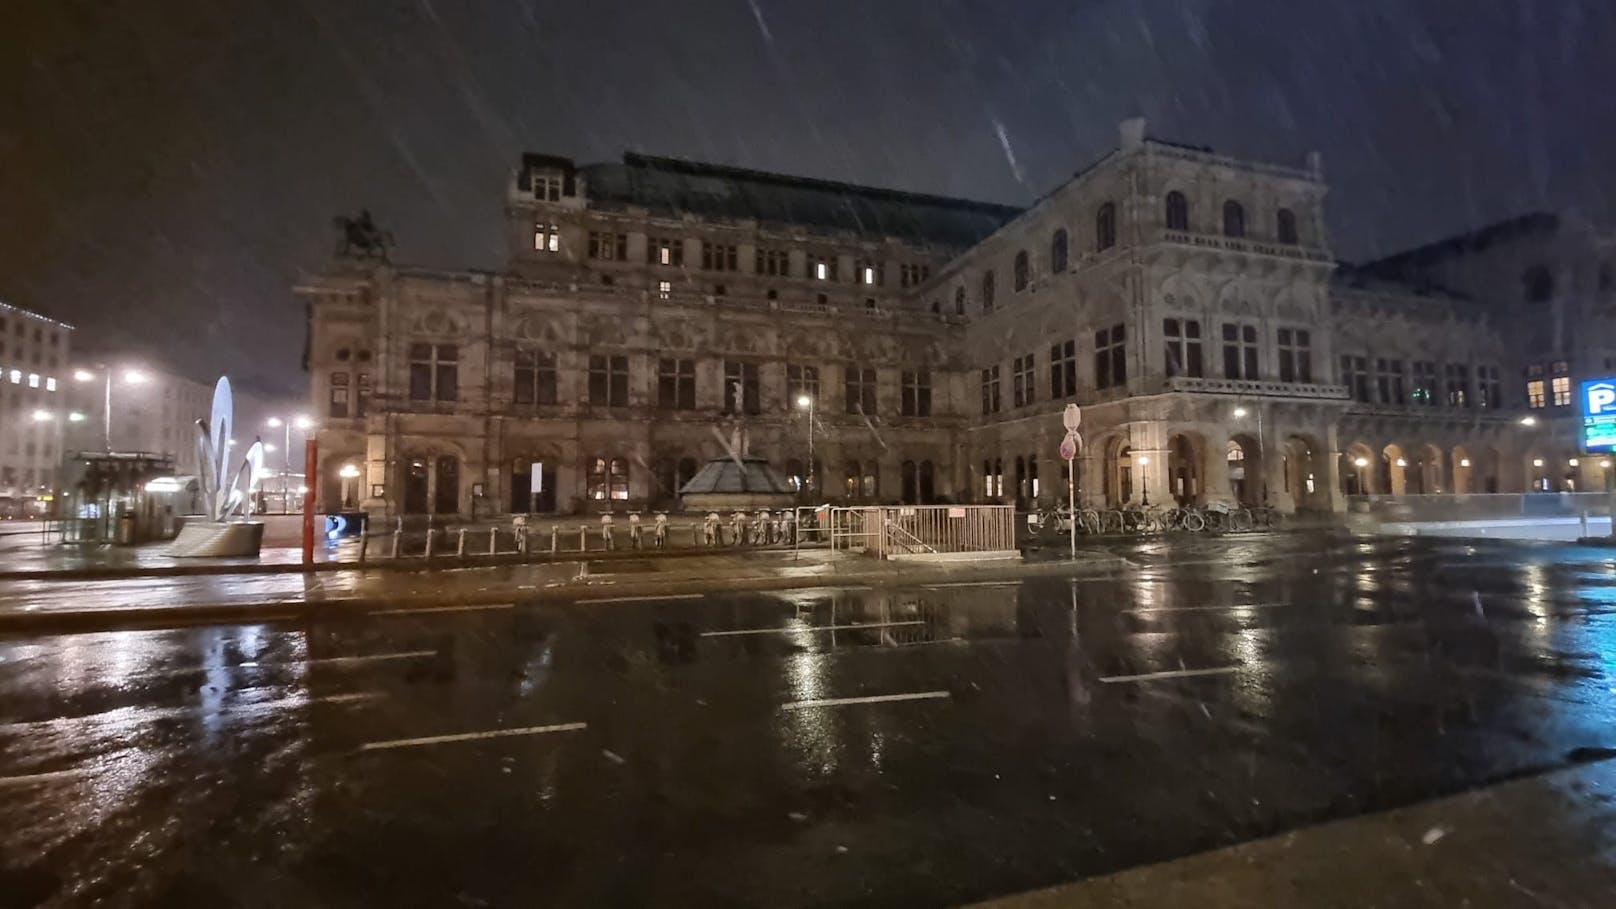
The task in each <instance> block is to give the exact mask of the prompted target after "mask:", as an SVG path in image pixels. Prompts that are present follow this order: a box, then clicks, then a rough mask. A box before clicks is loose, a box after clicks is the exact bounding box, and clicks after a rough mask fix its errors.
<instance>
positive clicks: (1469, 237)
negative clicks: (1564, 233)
mask: <svg viewBox="0 0 1616 909" xmlns="http://www.w3.org/2000/svg"><path fill="white" fill-rule="evenodd" d="M1559 227H1560V218H1559V216H1558V215H1553V214H1549V213H1547V212H1533V213H1531V214H1526V215H1520V216H1518V217H1514V218H1510V219H1509V220H1507V221H1499V222H1498V223H1496V224H1489V225H1487V226H1486V227H1482V228H1479V229H1477V230H1472V231H1468V232H1466V233H1462V234H1457V235H1455V236H1452V237H1448V238H1446V239H1442V240H1438V241H1436V242H1435V243H1427V244H1425V245H1424V246H1418V247H1415V248H1414V249H1410V250H1406V251H1404V252H1400V253H1396V254H1395V255H1390V256H1387V257H1385V258H1383V259H1376V260H1374V261H1372V262H1365V263H1363V264H1361V265H1355V266H1352V269H1353V270H1354V271H1357V272H1361V273H1363V274H1366V275H1372V276H1375V277H1380V278H1400V277H1407V276H1408V274H1409V272H1410V271H1411V270H1415V269H1419V268H1422V267H1425V266H1428V265H1434V264H1436V263H1437V262H1440V261H1442V260H1444V259H1450V258H1453V257H1455V256H1462V255H1467V254H1469V253H1475V252H1481V251H1482V250H1484V249H1486V248H1487V247H1489V246H1491V245H1493V244H1494V243H1500V242H1503V241H1506V240H1512V239H1514V238H1516V237H1521V236H1527V235H1530V234H1539V233H1553V232H1554V231H1556V230H1558V229H1559Z"/></svg>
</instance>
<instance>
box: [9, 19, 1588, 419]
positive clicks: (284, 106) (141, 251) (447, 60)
mask: <svg viewBox="0 0 1616 909" xmlns="http://www.w3.org/2000/svg"><path fill="white" fill-rule="evenodd" d="M4 7H5V12H4V14H3V18H4V19H5V25H4V27H3V28H0V299H6V300H8V301H9V302H12V303H15V304H17V305H20V306H24V307H28V308H32V309H37V310H41V311H44V312H46V313H48V314H50V315H53V316H55V317H57V318H61V319H64V320H66V321H69V322H73V323H75V324H77V325H78V326H80V329H81V331H80V332H79V336H78V338H77V340H76V343H77V344H78V345H79V346H80V347H99V348H112V349H117V350H126V351H130V352H131V353H132V355H134V356H141V357H153V358H156V359H158V360H159V361H167V362H170V363H172V364H174V365H175V366H177V367H179V368H180V369H181V370H182V371H188V372H191V373H193V374H195V375H196V376H197V377H199V378H206V377H208V376H209V374H217V373H218V372H220V371H226V370H227V371H229V372H230V374H231V375H232V376H234V377H237V378H238V379H241V380H244V381H246V382H247V383H248V384H256V385H259V386H261V387H262V388H264V390H273V391H280V390H287V391H297V390H299V389H300V386H301V383H302V381H303V380H302V374H301V366H300V356H301V351H302V340H303V310H302V306H301V305H300V303H299V302H298V301H297V300H296V299H295V298H294V297H293V295H292V293H291V290H290V286H291V285H292V284H293V283H294V282H295V280H296V278H297V276H298V274H299V273H300V272H304V271H309V270H313V269H317V268H319V267H320V265H321V263H322V261H323V260H324V259H325V257H326V256H327V255H328V254H329V252H330V249H331V246H332V243H333V235H332V231H331V227H330V222H331V218H332V216H333V215H335V214H337V213H339V212H352V211H355V210H357V209H358V208H360V207H361V206H368V207H369V208H370V209H371V210H372V211H373V212H374V213H375V215H376V217H377V219H378V220H379V221H380V222H381V223H382V224H383V226H385V227H388V228H389V229H391V230H392V231H393V233H394V234H395V236H396V237H397V239H398V244H399V248H398V255H397V258H398V259H400V260H401V261H405V262H412V263H422V264H433V265H464V266H475V267H482V268H493V267H498V265H499V264H500V263H501V261H502V259H503V245H502V244H503V234H502V226H503V225H502V218H503V214H502V208H501V193H502V191H503V187H504V184H505V181H506V179H507V174H508V172H509V170H510V169H511V168H512V167H513V165H514V162H515V161H516V159H517V156H518V155H519V153H520V152H522V151H523V150H532V151H544V152H551V153H556V154H563V155H569V156H572V157H574V158H577V159H578V160H580V161H596V160H604V159H612V158H616V157H617V156H618V155H620V154H621V152H622V151H623V150H624V149H625V148H634V149H638V150H642V151H646V152H652V153H657V154H666V155H674V156H681V157H691V158H698V159H703V160H710V161H718V162H724V163H730V164H736V165H742V166H746V167H752V168H759V169H764V170H776V171H783V172H787V173H795V174H802V175H808V176H815V177H825V178H831V179H839V180H849V181H855V182H861V183H871V184H876V185H884V186H892V187H897V188H901V189H909V190H918V191H924V192H933V193H943V194H949V195H961V196H966V197H971V198H977V199H984V200H989V201H1001V202H1010V203H1018V204H1020V203H1027V202H1029V201H1031V200H1032V199H1033V198H1035V197H1037V196H1038V195H1041V194H1042V193H1044V192H1046V191H1048V190H1049V189H1050V188H1051V187H1052V186H1054V185H1055V184H1056V183H1058V182H1059V181H1060V180H1061V179H1062V178H1063V177H1065V176H1067V175H1069V174H1070V173H1072V172H1073V171H1075V170H1077V169H1078V168H1080V167H1082V166H1083V165H1085V164H1087V163H1088V162H1090V161H1091V160H1093V159H1094V158H1096V157H1097V156H1099V155H1100V154H1102V153H1104V152H1105V151H1106V150H1107V149H1109V148H1110V147H1112V146H1113V145H1114V144H1115V142H1116V124H1117V121H1119V120H1121V119H1124V118H1126V117H1130V116H1137V115H1143V116H1146V117H1148V118H1149V119H1150V121H1151V123H1150V133H1151V134H1152V135H1155V136H1159V137H1162V138H1169V139H1175V140H1180V141H1186V142H1191V143H1195V144H1205V145H1211V146H1213V147H1214V148H1215V149H1216V150H1218V151H1221V152H1226V153H1229V154H1234V155H1240V156H1249V157H1253V158H1259V159H1265V160H1272V161H1278V162H1285V163H1293V164H1297V165H1300V163H1301V162H1302V160H1303V156H1304V155H1305V154H1306V152H1307V151H1308V150H1309V149H1318V150H1320V151H1322V152H1323V154H1324V164H1325V172H1326V176H1327V178H1328V180H1329V181H1330V183H1331V195H1330V197H1329V210H1330V226H1331V229H1332V231H1333V238H1334V244H1335V249H1336V253H1337V255H1338V256H1340V257H1342V258H1345V259H1349V260H1350V259H1362V258H1366V257H1369V256H1373V255H1376V254H1381V253H1386V252H1391V251H1395V250H1397V249H1399V248H1402V247H1406V246H1410V245H1414V244H1417V243H1420V242H1424V241H1427V240H1431V239H1436V238H1439V237H1441V236H1443V235H1446V234H1450V233H1454V232H1457V231H1460V230H1464V229H1467V228H1470V227H1474V226H1477V225H1480V224H1483V223H1486V222H1488V221H1491V220H1496V219H1500V218H1504V217H1508V216H1510V215H1514V214H1517V213H1520V212H1523V211H1528V210H1535V209H1542V208H1572V209H1576V210H1580V211H1582V212H1583V213H1585V214H1586V215H1588V216H1589V217H1592V218H1593V219H1594V220H1595V221H1596V222H1598V223H1601V224H1603V225H1612V224H1616V218H1613V217H1612V216H1613V214H1616V175H1613V168H1612V163H1613V162H1616V115H1613V113H1616V102H1613V101H1612V100H1611V97H1612V96H1611V91H1612V87H1613V86H1616V51H1613V50H1612V49H1613V48H1616V4H1613V3H1612V2H1611V0H1511V2H1501V0H1451V2H1416V0H1332V2H1323V0H1159V2H1154V0H1107V2H1091V0H1064V2H1057V0H1015V2H986V0H984V2H954V0H921V2H908V0H902V2H900V0H880V2H871V0H847V2H842V0H837V2H815V0H797V2H791V3H785V2H780V0H751V2H748V0H733V2H716V0H715V2H706V3H679V2H665V3H647V2H613V0H595V2H590V3H578V2H569V3H550V2H538V0H533V2H526V3H524V2H521V0H498V2H483V3H479V2H474V0H463V2H454V0H438V2H435V3H432V2H413V3H411V2H342V3H329V2H325V0H287V2H270V3H266V2H263V0H254V2H238V0H162V2H158V3H152V2H136V0H121V2H120V0H107V2H87V0H7V2H6V3H4ZM1138 8H1143V11H1141V10H1140V9H1138ZM19 88H20V91H19V90H18V89H19Z"/></svg>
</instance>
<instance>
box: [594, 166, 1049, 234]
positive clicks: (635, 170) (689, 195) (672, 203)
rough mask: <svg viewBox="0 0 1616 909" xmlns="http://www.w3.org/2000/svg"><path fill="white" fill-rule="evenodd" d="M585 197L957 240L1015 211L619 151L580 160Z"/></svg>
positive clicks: (662, 210) (658, 209)
mask: <svg viewBox="0 0 1616 909" xmlns="http://www.w3.org/2000/svg"><path fill="white" fill-rule="evenodd" d="M579 171H580V172H581V173H583V174H584V175H585V177H586V179H587V180H588V194H589V204H590V205H591V206H592V207H598V208H614V207H628V206H633V207H636V208H645V209H647V210H649V211H650V212H651V213H652V214H658V215H664V216H679V215H683V214H686V213H689V214H692V215H696V216H697V217H701V218H708V219H715V220H725V219H728V220H736V221H740V220H756V221H758V222H760V223H764V224H776V225H793V226H798V227H802V228H805V229H808V230H816V231H824V232H830V231H848V232H851V233H853V234H855V235H858V236H862V237H868V238H872V239H873V238H883V237H890V238H893V239H898V240H904V241H907V242H910V243H930V244H937V245H942V246H950V247H964V246H969V245H971V244H974V243H976V242H977V241H978V240H981V239H982V238H983V237H986V236H987V235H988V234H991V233H992V232H993V231H995V230H997V229H998V228H999V227H1000V226H1002V225H1003V224H1005V223H1006V222H1008V221H1010V220H1011V219H1012V218H1014V217H1015V216H1016V215H1018V214H1020V213H1021V209H1019V208H1016V207H1014V206H1009V205H995V204H991V203H987V202H972V201H969V200H965V199H951V198H947V197H944V196H931V195H926V194H923V193H907V192H899V191H897V190H892V189H881V188H878V187H871V186H858V185H856V184H852V183H838V182H835V181H832V180H816V179H812V178H807V177H791V176H785V175H782V174H772V173H767V172H764V171H757V170H746V169H743V168H738V167H726V166H723V165H718V164H703V163H700V162H696V161H682V160H679V159H675V158H659V157H653V156H651V155H640V154H635V153H632V152H630V153H627V154H625V155H623V163H621V164H591V165H586V166H584V167H580V168H579Z"/></svg>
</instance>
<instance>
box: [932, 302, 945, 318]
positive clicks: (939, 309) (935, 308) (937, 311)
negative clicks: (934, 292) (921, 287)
mask: <svg viewBox="0 0 1616 909" xmlns="http://www.w3.org/2000/svg"><path fill="white" fill-rule="evenodd" d="M931 314H932V315H934V316H940V315H942V314H943V301H942V300H933V301H931Z"/></svg>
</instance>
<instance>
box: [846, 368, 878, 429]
mask: <svg viewBox="0 0 1616 909" xmlns="http://www.w3.org/2000/svg"><path fill="white" fill-rule="evenodd" d="M847 412H848V413H856V414H863V415H864V416H867V417H873V416H875V370H873V369H870V368H868V367H864V368H860V367H857V366H849V367H847Z"/></svg>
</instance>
